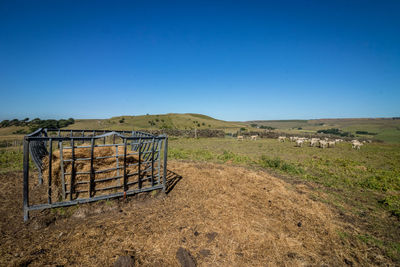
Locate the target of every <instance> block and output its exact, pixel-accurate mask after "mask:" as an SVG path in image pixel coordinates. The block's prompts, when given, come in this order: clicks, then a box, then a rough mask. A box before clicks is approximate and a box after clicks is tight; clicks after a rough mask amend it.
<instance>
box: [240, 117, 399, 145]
mask: <svg viewBox="0 0 400 267" xmlns="http://www.w3.org/2000/svg"><path fill="white" fill-rule="evenodd" d="M247 123H248V125H250V124H257V125H259V126H270V127H273V128H276V130H279V131H282V132H287V133H315V132H316V131H318V130H324V129H330V128H337V129H339V130H342V131H343V132H350V133H351V134H353V135H355V136H356V137H364V138H367V139H371V140H381V141H384V142H388V143H400V120H399V119H392V118H370V119H368V118H362V119H356V118H355V119H313V120H271V121H249V122H247ZM357 131H364V132H368V133H369V134H357V133H356V132H357Z"/></svg>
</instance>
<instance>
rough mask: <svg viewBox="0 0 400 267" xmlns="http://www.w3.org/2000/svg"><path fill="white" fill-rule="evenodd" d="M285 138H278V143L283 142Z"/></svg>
mask: <svg viewBox="0 0 400 267" xmlns="http://www.w3.org/2000/svg"><path fill="white" fill-rule="evenodd" d="M285 139H286V136H279V137H278V141H279V142H285Z"/></svg>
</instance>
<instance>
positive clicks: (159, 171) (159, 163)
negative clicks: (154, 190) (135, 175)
mask: <svg viewBox="0 0 400 267" xmlns="http://www.w3.org/2000/svg"><path fill="white" fill-rule="evenodd" d="M161 145H162V140H159V141H158V148H159V150H160V151H158V166H157V168H158V173H157V176H158V177H157V178H158V179H157V180H158V181H157V182H158V184H161V181H160V179H161V156H160V153H161Z"/></svg>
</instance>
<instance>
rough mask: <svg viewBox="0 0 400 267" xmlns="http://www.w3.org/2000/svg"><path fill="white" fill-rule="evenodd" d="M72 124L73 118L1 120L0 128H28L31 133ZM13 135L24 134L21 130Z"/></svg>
mask: <svg viewBox="0 0 400 267" xmlns="http://www.w3.org/2000/svg"><path fill="white" fill-rule="evenodd" d="M74 123H75V120H74V119H73V118H69V119H60V120H53V119H49V120H42V119H40V118H35V119H33V120H29V118H25V119H23V120H18V119H13V120H3V121H1V122H0V128H5V127H10V126H19V127H29V131H30V132H33V131H36V130H37V129H39V128H64V127H67V126H68V125H71V124H74ZM15 133H20V134H23V133H26V132H25V131H24V130H23V129H20V130H18V131H17V132H15Z"/></svg>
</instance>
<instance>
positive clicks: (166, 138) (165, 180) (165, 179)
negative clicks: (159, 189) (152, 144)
mask: <svg viewBox="0 0 400 267" xmlns="http://www.w3.org/2000/svg"><path fill="white" fill-rule="evenodd" d="M167 157H168V137H167V136H165V142H164V173H163V191H164V193H166V192H167Z"/></svg>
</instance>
